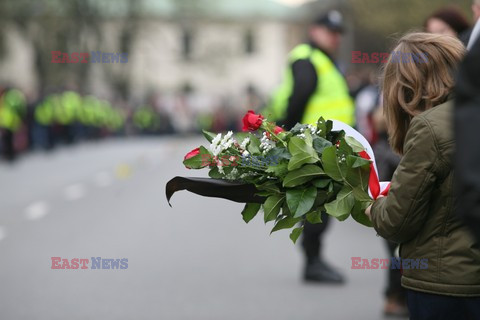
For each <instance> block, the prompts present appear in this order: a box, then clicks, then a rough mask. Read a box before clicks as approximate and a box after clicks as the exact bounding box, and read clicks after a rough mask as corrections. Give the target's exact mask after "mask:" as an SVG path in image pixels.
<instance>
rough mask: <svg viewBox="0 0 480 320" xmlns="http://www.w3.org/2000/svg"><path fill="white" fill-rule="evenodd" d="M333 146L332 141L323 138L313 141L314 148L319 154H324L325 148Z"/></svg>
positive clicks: (316, 138)
mask: <svg viewBox="0 0 480 320" xmlns="http://www.w3.org/2000/svg"><path fill="white" fill-rule="evenodd" d="M331 145H332V143H331V142H330V141H328V140H327V139H324V138H322V137H315V138H314V139H313V148H314V149H315V151H316V152H317V153H318V154H322V153H323V150H324V149H325V148H328V147H330V146H331Z"/></svg>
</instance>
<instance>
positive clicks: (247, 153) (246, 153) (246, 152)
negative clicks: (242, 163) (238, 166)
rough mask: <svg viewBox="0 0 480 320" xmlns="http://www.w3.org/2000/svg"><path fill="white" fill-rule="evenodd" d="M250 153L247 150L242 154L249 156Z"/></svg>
mask: <svg viewBox="0 0 480 320" xmlns="http://www.w3.org/2000/svg"><path fill="white" fill-rule="evenodd" d="M249 155H250V153H249V152H248V151H247V150H245V151H243V153H242V156H244V157H248V156H249Z"/></svg>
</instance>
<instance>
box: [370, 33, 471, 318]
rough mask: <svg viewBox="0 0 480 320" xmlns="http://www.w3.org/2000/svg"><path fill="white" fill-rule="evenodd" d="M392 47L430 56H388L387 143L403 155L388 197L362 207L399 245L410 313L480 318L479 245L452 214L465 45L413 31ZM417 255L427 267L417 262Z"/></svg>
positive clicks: (381, 231)
mask: <svg viewBox="0 0 480 320" xmlns="http://www.w3.org/2000/svg"><path fill="white" fill-rule="evenodd" d="M393 51H400V52H411V53H415V54H420V53H425V54H427V56H428V60H427V61H426V62H423V63H414V62H410V63H395V62H392V58H391V57H390V58H389V60H388V62H387V64H386V65H385V70H384V80H383V88H382V89H383V97H384V108H385V116H386V119H387V127H388V133H389V137H390V138H389V139H390V140H389V141H390V145H391V146H392V148H393V149H394V150H395V152H397V153H399V154H401V155H402V159H401V160H400V163H399V165H398V167H397V169H396V170H395V173H394V175H393V178H392V181H391V186H390V191H389V193H388V195H387V196H386V197H381V198H378V199H377V200H375V202H374V203H373V205H371V206H370V207H369V208H367V210H366V212H365V213H366V214H367V216H369V218H370V219H371V221H372V223H373V226H374V228H375V230H376V231H377V233H378V234H379V235H380V236H382V237H384V238H385V239H388V240H391V241H395V242H397V243H400V258H401V259H402V260H401V262H402V266H403V274H402V279H401V283H402V286H403V287H405V288H406V289H407V303H408V309H409V313H410V317H411V319H413V320H416V319H422V320H424V319H480V277H479V274H480V243H479V242H477V241H476V240H475V239H474V238H473V237H472V235H471V234H470V232H469V230H468V228H467V226H466V225H465V224H464V223H463V221H461V220H460V219H459V218H458V217H457V216H456V215H455V214H453V211H454V208H455V206H456V203H458V202H457V199H456V198H455V191H454V187H453V177H454V172H453V154H454V152H455V143H454V139H453V126H452V121H451V119H452V117H453V96H452V90H453V87H454V74H455V72H456V69H457V66H458V64H459V63H460V61H461V60H462V58H463V56H464V53H465V47H464V46H463V44H462V43H461V41H459V40H457V39H455V38H454V37H451V36H446V35H434V34H428V33H411V34H407V35H405V36H404V37H402V38H401V39H400V40H399V42H398V44H397V46H396V48H395V49H394V50H393ZM477 165H478V164H477ZM406 259H411V260H410V261H412V264H407V263H405V262H408V261H409V260H406ZM417 259H418V260H417ZM421 259H423V260H421ZM419 260H421V261H424V262H423V263H422V264H424V265H423V266H420V267H418V265H417V267H414V265H413V261H419ZM425 261H426V265H425Z"/></svg>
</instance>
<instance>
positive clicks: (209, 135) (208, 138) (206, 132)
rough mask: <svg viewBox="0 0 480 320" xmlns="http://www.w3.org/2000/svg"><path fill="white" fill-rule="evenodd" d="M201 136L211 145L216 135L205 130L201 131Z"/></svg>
mask: <svg viewBox="0 0 480 320" xmlns="http://www.w3.org/2000/svg"><path fill="white" fill-rule="evenodd" d="M202 132H203V136H204V137H205V138H206V139H207V140H208V142H210V143H212V141H213V139H214V138H215V137H216V136H217V134H216V133H213V132H210V131H207V130H202Z"/></svg>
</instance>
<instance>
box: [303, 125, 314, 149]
mask: <svg viewBox="0 0 480 320" xmlns="http://www.w3.org/2000/svg"><path fill="white" fill-rule="evenodd" d="M303 134H304V135H305V138H304V141H305V144H306V145H307V146H309V147H313V138H312V135H311V133H310V129H307V130H305V131H304V132H303Z"/></svg>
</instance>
